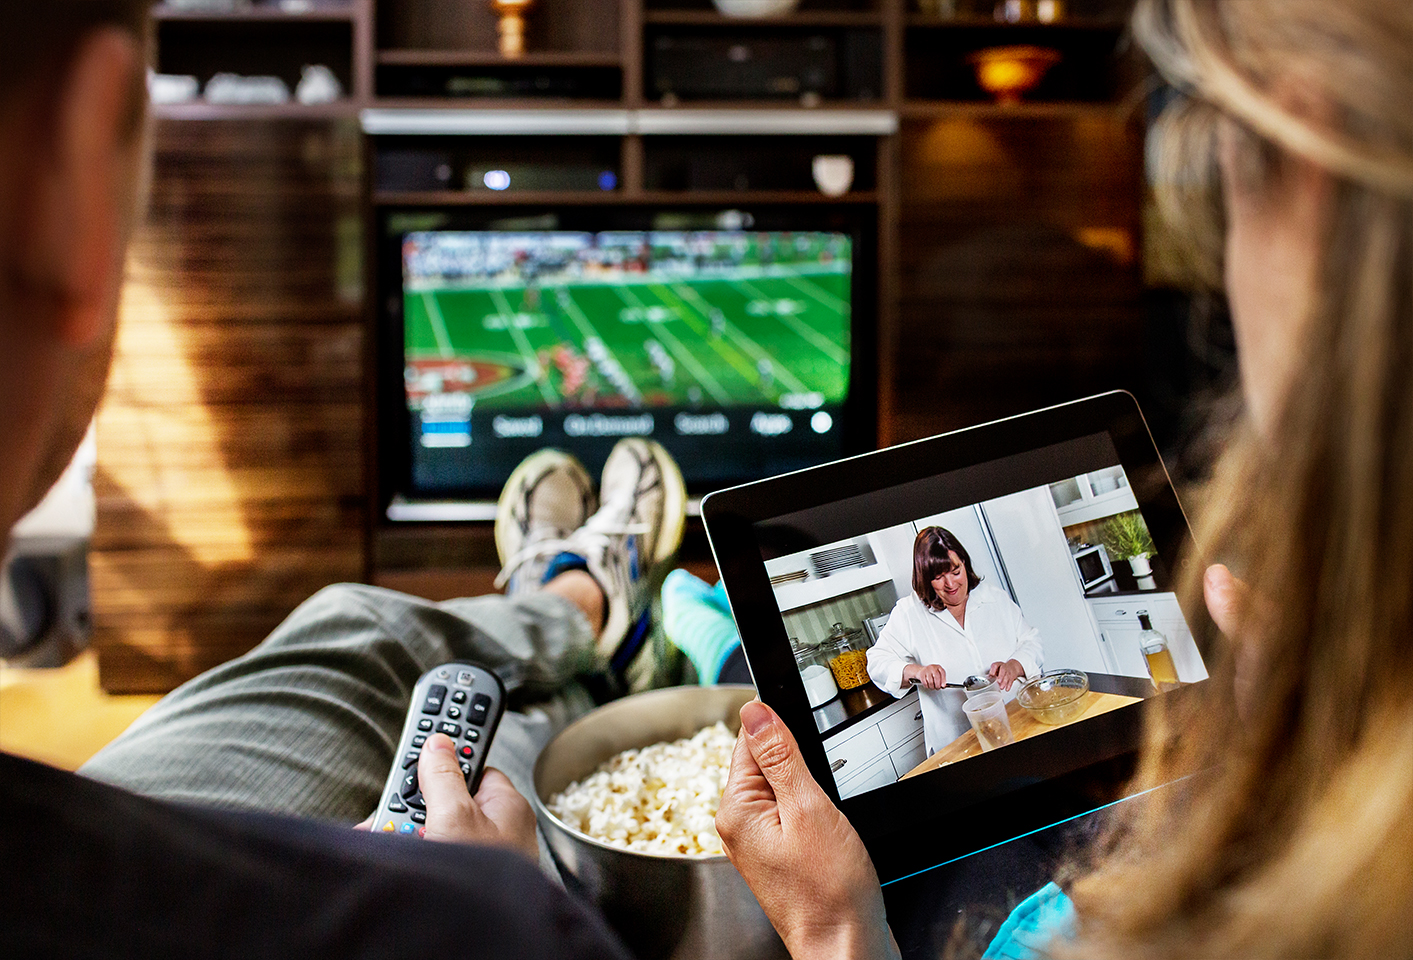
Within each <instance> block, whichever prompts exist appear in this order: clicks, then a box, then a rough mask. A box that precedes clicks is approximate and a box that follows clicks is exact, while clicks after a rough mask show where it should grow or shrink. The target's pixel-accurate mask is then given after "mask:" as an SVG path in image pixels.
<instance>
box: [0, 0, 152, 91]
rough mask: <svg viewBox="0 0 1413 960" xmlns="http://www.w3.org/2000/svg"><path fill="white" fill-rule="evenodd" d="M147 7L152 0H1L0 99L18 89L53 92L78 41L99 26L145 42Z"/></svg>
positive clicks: (148, 10)
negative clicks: (116, 28)
mask: <svg viewBox="0 0 1413 960" xmlns="http://www.w3.org/2000/svg"><path fill="white" fill-rule="evenodd" d="M152 5H153V0H6V2H5V5H4V12H3V13H0V100H6V99H8V98H10V97H12V96H14V95H15V94H16V93H18V92H19V91H20V89H21V88H23V87H29V88H31V89H35V90H55V89H57V88H58V85H59V82H60V78H61V77H63V75H64V72H65V71H66V70H68V68H69V63H70V60H71V59H72V58H73V55H74V52H75V50H76V49H77V48H78V45H79V43H80V42H81V41H82V40H83V38H84V37H86V36H87V35H88V34H90V33H92V32H93V31H95V30H98V29H100V28H102V27H118V28H119V29H123V30H128V31H130V32H132V33H133V34H135V35H137V36H138V37H142V38H146V36H147V30H148V16H149V14H150V12H151V9H152ZM135 92H136V91H135Z"/></svg>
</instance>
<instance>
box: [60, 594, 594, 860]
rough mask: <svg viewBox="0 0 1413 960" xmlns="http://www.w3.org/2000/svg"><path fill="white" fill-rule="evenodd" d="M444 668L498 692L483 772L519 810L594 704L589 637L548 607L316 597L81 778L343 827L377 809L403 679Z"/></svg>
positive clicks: (559, 606)
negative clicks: (488, 680) (588, 681)
mask: <svg viewBox="0 0 1413 960" xmlns="http://www.w3.org/2000/svg"><path fill="white" fill-rule="evenodd" d="M456 659H467V660H472V661H474V662H477V663H480V664H482V665H484V666H486V667H489V668H490V669H492V670H494V671H496V673H497V674H499V675H500V677H501V679H502V680H503V681H504V682H505V685H506V688H507V691H508V692H509V693H510V702H511V706H512V707H513V708H514V709H512V710H508V711H507V712H506V714H505V717H504V718H503V719H502V720H501V724H500V728H499V730H498V731H497V733H496V735H495V739H494V741H493V742H492V744H491V751H490V755H489V757H488V758H487V762H488V764H489V765H490V766H493V767H496V768H497V769H499V770H501V771H502V772H504V773H505V774H506V775H507V776H508V777H510V779H511V781H512V782H513V783H514V784H515V787H516V789H518V790H519V791H520V792H521V793H522V794H523V795H524V796H525V797H526V798H527V799H528V798H530V797H531V794H532V791H533V786H532V785H531V780H530V778H531V772H532V769H533V767H534V763H535V759H536V757H538V756H539V753H540V750H541V749H542V748H543V747H544V745H545V744H546V743H547V742H548V741H549V739H550V737H552V736H553V735H554V734H555V733H556V732H558V730H559V729H561V728H562V727H563V726H564V725H565V724H566V723H568V722H569V721H571V720H573V719H574V718H575V717H577V716H578V715H580V714H582V713H584V712H585V711H587V710H588V709H590V708H591V707H592V706H593V704H592V701H591V700H590V699H589V697H588V695H587V694H586V693H585V692H584V691H583V689H582V688H581V687H579V686H578V684H576V683H574V679H573V678H574V677H575V675H576V674H578V673H581V672H583V671H585V670H587V669H589V668H591V667H592V665H593V663H594V633H593V630H592V628H591V627H590V625H589V622H588V620H587V618H586V617H585V616H584V615H583V613H582V612H581V611H580V610H579V609H578V608H577V607H575V606H574V605H573V604H572V603H570V602H569V601H568V600H565V599H564V598H562V597H558V596H555V595H553V594H548V593H536V594H529V595H525V596H519V597H513V598H511V597H502V596H486V597H476V598H473V599H466V600H451V601H448V602H446V603H432V602H430V601H426V600H421V599H418V598H416V597H411V596H407V595H406V594H401V593H395V592H393V591H390V590H381V589H378V588H376V587H364V586H356V585H352V584H342V585H339V586H333V587H328V588H326V589H324V590H321V591H320V592H319V593H317V594H315V595H314V596H313V597H312V598H310V599H309V600H307V601H305V603H303V604H302V605H300V607H299V609H297V610H295V611H294V612H293V613H292V614H290V616H289V618H288V619H286V620H285V622H284V623H282V624H281V625H280V626H279V627H278V628H276V630H275V632H274V633H272V634H271V635H270V636H269V638H268V639H266V640H265V642H263V643H262V644H260V645H259V646H258V647H256V648H255V649H253V650H251V651H250V652H249V653H247V654H245V655H244V656H242V657H239V658H237V659H235V660H232V661H231V662H229V663H226V664H222V665H221V666H219V667H216V668H215V669H213V670H210V671H208V672H206V673H204V674H202V675H201V676H199V677H196V678H195V679H193V680H191V681H189V682H188V683H186V684H183V685H182V686H181V687H178V688H177V689H176V690H174V691H172V692H171V693H170V694H168V695H167V696H166V697H164V698H163V699H162V700H161V701H160V702H158V703H157V704H156V705H155V706H153V707H152V708H151V709H150V710H148V711H147V712H146V713H144V714H143V715H142V716H141V717H140V718H139V719H138V720H137V721H136V722H135V723H134V724H133V725H132V726H131V727H129V728H128V729H127V730H126V731H125V732H124V733H123V734H122V735H121V736H119V737H118V738H117V739H116V740H114V741H113V742H112V743H111V744H109V745H108V746H107V747H105V748H104V749H103V750H101V751H100V752H99V753H98V754H97V755H96V756H94V757H93V759H91V760H90V761H89V762H88V763H86V764H85V765H84V766H83V767H82V768H80V770H79V772H80V773H82V774H83V775H85V776H88V777H91V778H93V779H95V780H102V781H104V782H106V783H111V784H114V785H116V786H120V787H123V788H125V789H128V790H132V791H134V792H136V793H140V794H143V795H146V796H150V797H156V798H160V799H165V800H174V801H181V802H189V803H201V804H208V805H214V806H218V807H224V808H228V809H245V810H260V811H265V812H272V813H287V814H296V815H300V816H310V817H322V818H327V819H335V820H344V821H347V822H349V823H353V822H357V821H359V820H362V819H363V818H364V817H366V816H367V815H368V814H370V813H372V812H373V808H374V807H375V806H376V804H377V802H378V799H379V794H380V793H381V791H382V787H383V783H384V781H385V780H386V778H387V775H388V770H389V768H390V766H391V764H392V762H393V751H394V750H395V749H396V747H397V738H398V735H399V734H400V733H401V732H402V724H403V720H404V719H405V717H406V713H407V708H408V701H409V699H410V698H411V695H412V687H413V685H414V684H415V683H416V681H417V678H418V677H420V676H421V675H422V674H423V673H424V672H426V671H427V670H428V669H430V668H431V667H434V666H436V665H438V664H440V663H445V662H447V661H449V660H456ZM541 861H542V862H544V863H548V860H547V858H546V856H545V853H544V845H543V841H542V842H541Z"/></svg>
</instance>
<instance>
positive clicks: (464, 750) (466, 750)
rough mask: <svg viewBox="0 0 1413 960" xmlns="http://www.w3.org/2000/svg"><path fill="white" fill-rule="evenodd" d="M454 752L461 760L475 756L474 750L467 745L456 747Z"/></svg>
mask: <svg viewBox="0 0 1413 960" xmlns="http://www.w3.org/2000/svg"><path fill="white" fill-rule="evenodd" d="M456 753H457V755H458V756H460V757H461V759H463V760H471V759H473V758H474V757H475V756H476V751H475V750H473V749H471V748H470V747H467V746H462V747H459V748H457V751H456Z"/></svg>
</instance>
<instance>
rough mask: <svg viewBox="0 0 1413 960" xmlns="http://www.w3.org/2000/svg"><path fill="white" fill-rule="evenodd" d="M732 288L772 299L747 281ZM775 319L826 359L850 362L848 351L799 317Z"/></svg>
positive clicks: (750, 294) (779, 316) (735, 283)
mask: <svg viewBox="0 0 1413 960" xmlns="http://www.w3.org/2000/svg"><path fill="white" fill-rule="evenodd" d="M732 286H733V287H738V288H740V289H741V290H744V291H746V293H747V294H748V295H749V296H752V297H754V298H755V299H757V300H765V301H767V302H768V301H769V300H770V299H771V298H770V297H767V296H766V295H765V293H764V291H762V290H761V289H760V288H759V287H756V286H752V285H751V284H750V283H748V282H746V281H745V280H738V281H736V282H734V283H733V284H732ZM775 319H776V320H779V321H780V322H781V323H783V324H785V326H787V327H789V328H790V329H791V330H793V331H794V332H795V333H796V334H798V335H799V336H800V338H801V339H803V340H805V341H807V342H808V343H809V344H810V345H811V346H813V347H814V348H815V349H817V350H818V351H819V352H820V353H822V354H824V355H825V356H826V357H828V358H829V359H830V360H832V361H834V362H835V363H837V364H840V365H843V364H846V363H848V362H849V352H848V351H847V350H844V349H843V348H841V347H840V346H839V344H837V343H835V342H834V341H833V340H830V339H829V338H828V337H826V336H825V335H824V334H822V333H820V332H819V331H818V330H816V329H815V328H814V327H812V326H810V325H809V324H808V323H805V322H804V321H803V320H801V319H800V318H799V317H795V316H790V315H788V314H778V315H776V317H775Z"/></svg>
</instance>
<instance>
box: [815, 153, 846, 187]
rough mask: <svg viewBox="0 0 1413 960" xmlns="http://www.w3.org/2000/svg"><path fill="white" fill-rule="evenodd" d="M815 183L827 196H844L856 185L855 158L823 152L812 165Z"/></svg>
mask: <svg viewBox="0 0 1413 960" xmlns="http://www.w3.org/2000/svg"><path fill="white" fill-rule="evenodd" d="M810 171H811V172H812V173H813V174H814V185H815V186H816V187H819V192H820V193H822V194H824V195H825V196H826V197H842V196H843V195H844V194H846V193H848V192H849V188H850V187H852V186H853V185H854V158H853V157H850V156H847V155H845V154H840V153H822V154H820V155H819V156H817V157H815V158H814V163H812V164H811V165H810Z"/></svg>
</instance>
